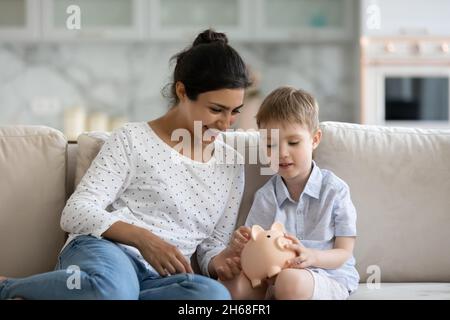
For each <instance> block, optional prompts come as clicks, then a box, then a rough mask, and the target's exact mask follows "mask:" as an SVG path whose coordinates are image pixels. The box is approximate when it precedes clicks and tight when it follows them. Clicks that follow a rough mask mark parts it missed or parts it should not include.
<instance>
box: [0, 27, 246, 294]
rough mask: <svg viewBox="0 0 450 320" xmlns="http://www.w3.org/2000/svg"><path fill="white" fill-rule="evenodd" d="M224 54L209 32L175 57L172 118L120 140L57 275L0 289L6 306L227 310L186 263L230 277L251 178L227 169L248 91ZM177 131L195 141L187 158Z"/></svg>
mask: <svg viewBox="0 0 450 320" xmlns="http://www.w3.org/2000/svg"><path fill="white" fill-rule="evenodd" d="M227 42H228V40H227V38H226V36H225V35H224V34H222V33H216V32H214V31H212V30H206V31H204V32H202V33H201V34H199V35H198V36H197V38H196V39H195V41H194V43H193V45H192V46H191V47H190V48H189V49H187V50H185V51H182V52H181V53H179V54H177V55H176V56H175V57H174V58H175V59H176V66H175V71H174V75H173V84H172V86H171V98H172V102H173V104H172V106H173V107H172V108H171V109H170V110H169V111H168V112H167V113H166V114H165V115H164V116H162V117H161V118H159V119H156V120H153V121H150V122H148V123H147V122H138V123H129V124H126V125H125V126H123V127H122V128H120V129H117V130H115V131H114V132H113V133H112V135H111V137H110V138H109V139H108V141H106V142H105V144H104V146H103V147H102V149H101V151H100V152H99V154H98V156H97V157H96V158H95V160H94V161H93V163H92V165H91V167H90V168H89V170H88V171H87V173H86V175H85V176H84V177H83V179H82V181H81V182H80V184H79V185H78V187H77V189H76V191H75V192H74V194H73V195H72V196H71V198H70V199H69V201H68V202H67V205H66V207H65V208H64V211H63V213H62V218H61V226H62V228H63V229H64V230H65V231H67V232H69V233H70V236H69V239H68V241H67V242H66V245H65V246H64V248H63V250H62V252H61V253H60V255H59V258H58V264H57V266H56V269H55V271H52V272H49V273H44V274H38V275H34V276H31V277H27V278H22V279H6V278H2V279H0V281H1V282H0V299H8V298H14V297H22V298H25V299H229V298H230V295H229V293H228V291H227V290H226V289H225V287H223V286H222V285H221V284H220V283H219V282H217V281H215V280H213V279H211V278H208V277H204V276H201V275H196V274H193V271H192V267H191V265H190V262H189V261H190V258H191V255H192V254H193V253H194V252H195V251H196V250H197V253H198V256H197V258H198V260H199V264H200V267H201V269H202V272H203V273H204V274H206V275H209V276H211V277H217V276H218V271H219V276H220V275H221V276H222V277H226V276H227V273H228V274H230V273H231V272H233V271H232V270H231V268H232V265H233V263H230V259H228V258H229V256H230V255H229V254H228V252H227V251H226V250H224V248H225V247H226V242H227V241H228V239H229V237H230V234H231V232H232V231H233V228H234V225H235V221H236V215H237V211H238V209H239V202H240V199H241V195H242V192H243V184H244V176H243V168H242V166H238V165H227V164H221V163H220V161H218V159H217V157H218V155H219V153H220V152H219V151H221V150H222V151H223V150H225V151H227V152H228V151H230V150H229V147H227V146H226V145H225V144H224V143H223V142H221V141H219V139H215V135H216V134H217V132H218V131H224V130H226V129H227V128H229V127H230V126H231V125H232V123H233V122H234V121H235V118H236V116H237V114H238V113H239V110H240V108H242V106H243V104H242V102H243V97H244V89H245V88H246V87H248V86H249V84H250V83H249V79H248V73H247V69H246V67H245V64H244V62H243V61H242V59H241V57H240V56H239V54H238V53H237V52H236V51H235V50H234V49H233V48H232V47H230V46H229V45H228V44H227ZM199 121H200V122H199ZM180 131H181V132H183V133H188V134H189V135H188V139H185V140H184V141H183V144H182V145H183V147H182V148H181V149H180V150H178V149H179V148H178V147H179V145H180V144H179V141H178V140H175V141H174V139H172V134H173V133H176V132H180ZM199 133H200V134H199ZM175 135H176V134H175ZM184 137H186V135H184ZM199 154H200V155H201V157H198V156H196V155H199ZM227 261H228V263H227ZM218 266H221V267H220V268H219V267H218ZM227 266H230V267H227ZM227 268H228V269H227ZM217 269H219V270H217Z"/></svg>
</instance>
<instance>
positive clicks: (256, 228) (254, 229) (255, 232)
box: [251, 224, 264, 241]
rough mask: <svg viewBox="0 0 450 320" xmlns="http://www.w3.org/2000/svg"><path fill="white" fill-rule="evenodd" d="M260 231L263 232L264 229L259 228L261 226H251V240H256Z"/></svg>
mask: <svg viewBox="0 0 450 320" xmlns="http://www.w3.org/2000/svg"><path fill="white" fill-rule="evenodd" d="M261 232H264V229H263V228H261V226H259V225H257V224H255V225H254V226H253V227H252V232H251V233H252V239H253V241H256V238H257V237H258V234H260V233H261Z"/></svg>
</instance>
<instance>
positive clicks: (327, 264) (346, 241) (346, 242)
mask: <svg viewBox="0 0 450 320" xmlns="http://www.w3.org/2000/svg"><path fill="white" fill-rule="evenodd" d="M354 246H355V237H336V238H335V240H334V247H333V249H331V250H314V251H315V256H316V262H315V264H314V265H313V266H314V267H317V268H323V269H337V268H340V267H341V266H342V265H343V264H344V263H345V262H346V261H347V260H348V259H350V258H351V256H352V255H353V248H354ZM311 250H313V249H311Z"/></svg>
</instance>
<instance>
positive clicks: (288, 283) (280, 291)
mask: <svg viewBox="0 0 450 320" xmlns="http://www.w3.org/2000/svg"><path fill="white" fill-rule="evenodd" d="M274 291H275V292H274V293H275V298H276V299H277V300H309V299H311V298H312V295H313V293H314V278H313V276H312V274H311V273H310V272H309V271H308V270H304V269H284V270H282V271H281V272H280V273H279V274H278V276H277V279H276V281H275V288H274Z"/></svg>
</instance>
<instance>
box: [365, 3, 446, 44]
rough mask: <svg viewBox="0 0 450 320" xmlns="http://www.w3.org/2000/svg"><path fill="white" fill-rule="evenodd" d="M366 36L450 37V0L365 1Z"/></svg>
mask: <svg viewBox="0 0 450 320" xmlns="http://www.w3.org/2000/svg"><path fill="white" fill-rule="evenodd" d="M361 32H362V34H363V35H365V36H381V37H386V36H428V35H432V36H447V37H448V36H449V35H450V1H449V0H422V1H417V0H415V1H411V0H362V2H361Z"/></svg>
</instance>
